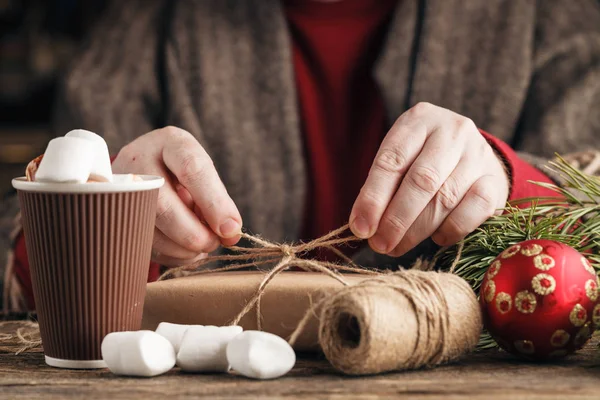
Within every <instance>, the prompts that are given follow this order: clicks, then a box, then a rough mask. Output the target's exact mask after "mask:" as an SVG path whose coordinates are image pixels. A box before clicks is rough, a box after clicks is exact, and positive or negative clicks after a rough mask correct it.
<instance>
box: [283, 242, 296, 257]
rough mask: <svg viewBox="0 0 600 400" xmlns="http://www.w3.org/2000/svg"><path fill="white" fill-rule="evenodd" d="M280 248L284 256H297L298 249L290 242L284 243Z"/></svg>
mask: <svg viewBox="0 0 600 400" xmlns="http://www.w3.org/2000/svg"><path fill="white" fill-rule="evenodd" d="M280 249H281V253H282V254H283V256H284V257H289V258H294V257H296V251H295V250H294V248H293V247H292V246H290V245H289V244H282V245H281V247H280Z"/></svg>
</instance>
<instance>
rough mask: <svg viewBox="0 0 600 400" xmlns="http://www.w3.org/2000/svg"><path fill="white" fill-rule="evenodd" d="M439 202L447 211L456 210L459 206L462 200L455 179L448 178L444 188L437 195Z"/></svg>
mask: <svg viewBox="0 0 600 400" xmlns="http://www.w3.org/2000/svg"><path fill="white" fill-rule="evenodd" d="M437 200H438V202H439V204H440V205H441V206H442V208H443V209H444V210H446V211H451V210H454V209H455V208H456V206H458V203H459V201H460V198H459V197H458V189H457V184H456V182H455V180H454V178H452V177H450V178H448V179H447V180H446V182H444V184H443V185H442V187H440V190H439V191H438V193H437Z"/></svg>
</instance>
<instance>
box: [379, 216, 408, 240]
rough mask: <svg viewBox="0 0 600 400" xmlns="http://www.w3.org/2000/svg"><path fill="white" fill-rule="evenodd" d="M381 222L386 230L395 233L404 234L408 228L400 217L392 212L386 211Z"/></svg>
mask: <svg viewBox="0 0 600 400" xmlns="http://www.w3.org/2000/svg"><path fill="white" fill-rule="evenodd" d="M382 222H383V224H384V225H385V226H386V227H387V228H388V230H391V231H393V232H395V233H397V234H404V233H405V232H406V231H407V230H408V227H407V226H406V223H405V222H404V221H403V220H402V218H400V217H399V216H398V215H396V214H393V213H388V214H387V215H385V216H384V217H383V221H382ZM392 239H393V238H392Z"/></svg>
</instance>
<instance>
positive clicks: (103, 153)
mask: <svg viewBox="0 0 600 400" xmlns="http://www.w3.org/2000/svg"><path fill="white" fill-rule="evenodd" d="M65 137H76V138H80V139H86V140H89V141H91V142H92V143H93V144H94V157H93V164H92V170H91V171H90V176H89V179H91V180H94V181H99V182H112V181H113V173H112V168H111V166H110V155H109V153H108V146H107V145H106V142H105V141H104V139H103V138H102V136H99V135H96V134H95V133H94V132H90V131H86V130H83V129H75V130H72V131H70V132H69V133H67V134H66V135H65Z"/></svg>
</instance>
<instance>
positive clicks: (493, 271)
mask: <svg viewBox="0 0 600 400" xmlns="http://www.w3.org/2000/svg"><path fill="white" fill-rule="evenodd" d="M501 266H502V263H501V262H500V260H496V261H494V262H493V263H492V264H491V265H490V267H489V268H488V270H487V276H488V279H492V278H494V277H496V275H498V272H500V267H501Z"/></svg>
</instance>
